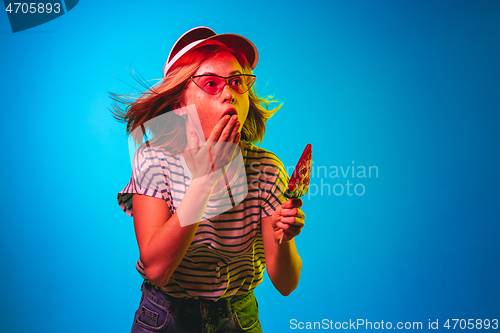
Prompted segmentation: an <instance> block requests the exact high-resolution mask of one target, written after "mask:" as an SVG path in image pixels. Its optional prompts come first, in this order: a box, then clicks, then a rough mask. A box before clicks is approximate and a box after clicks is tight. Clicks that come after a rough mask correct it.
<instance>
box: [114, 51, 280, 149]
mask: <svg viewBox="0 0 500 333" xmlns="http://www.w3.org/2000/svg"><path fill="white" fill-rule="evenodd" d="M221 51H228V52H230V53H231V54H233V55H234V56H235V57H236V59H237V60H238V62H239V63H240V65H241V66H242V68H243V71H244V73H245V74H251V73H252V70H251V67H250V66H249V64H248V62H247V60H246V58H245V57H244V55H243V54H241V53H240V52H237V51H235V50H232V49H230V48H227V47H225V46H221V45H205V46H202V47H199V48H196V49H194V50H192V51H190V52H189V53H187V54H185V55H184V56H183V57H182V58H181V59H179V60H178V61H177V63H176V65H175V67H174V68H172V69H170V71H169V73H168V74H167V75H166V76H165V77H164V78H163V80H162V81H160V82H159V83H158V84H155V85H150V84H149V83H147V82H146V81H144V80H140V79H138V78H137V77H136V80H137V81H138V82H139V83H140V84H141V85H142V86H143V87H144V88H146V91H145V92H144V93H140V94H139V97H137V98H135V96H136V95H137V94H128V95H127V94H123V95H120V94H114V93H110V97H111V98H112V99H113V101H114V104H113V106H112V108H113V110H112V111H111V112H112V113H113V116H114V118H115V119H117V120H118V121H120V122H122V123H125V124H127V134H131V133H134V137H133V138H134V141H135V142H136V143H138V144H141V143H142V140H143V138H144V135H145V131H146V128H147V129H149V130H150V131H151V132H152V133H153V135H154V137H155V138H156V139H154V138H153V140H152V141H151V142H154V143H155V145H158V146H161V147H162V148H164V149H165V150H167V151H172V152H179V151H182V150H183V149H184V147H185V146H186V143H187V137H186V129H185V121H184V118H182V117H181V116H177V115H172V116H171V117H168V119H169V120H168V122H166V121H165V122H161V121H158V122H157V121H155V122H154V123H155V125H154V126H149V127H148V126H147V125H148V124H146V125H145V123H146V122H148V121H149V120H151V119H153V118H155V117H158V116H160V115H162V114H165V113H167V112H172V111H173V110H175V109H177V108H179V107H180V106H181V105H182V102H183V98H184V87H185V85H186V84H187V82H188V80H189V78H190V77H191V76H193V75H194V73H195V72H196V71H197V70H198V69H199V68H200V66H201V64H202V63H203V62H204V61H205V60H207V59H209V58H211V57H213V56H215V55H216V54H217V53H219V52H221ZM248 94H249V95H248V96H249V111H248V116H247V119H246V120H245V123H244V124H243V127H242V130H241V139H242V140H245V141H247V142H252V143H256V142H262V140H263V138H264V134H265V131H266V121H267V120H268V119H269V118H271V116H272V115H273V114H274V113H275V112H276V111H278V109H279V108H280V107H281V105H282V104H280V105H278V106H277V107H276V108H274V109H271V110H269V104H270V103H276V101H273V100H272V97H271V96H269V97H267V98H261V97H258V95H257V93H256V90H255V84H254V85H253V87H252V89H251V90H249V91H248ZM158 119H160V118H158ZM139 127H141V129H142V130H140V131H134V130H135V129H137V128H139ZM159 134H161V135H159Z"/></svg>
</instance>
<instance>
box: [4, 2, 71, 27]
mask: <svg viewBox="0 0 500 333" xmlns="http://www.w3.org/2000/svg"><path fill="white" fill-rule="evenodd" d="M78 1H79V0H55V1H37V2H12V1H10V0H3V2H4V4H5V11H6V12H7V16H8V17H9V22H10V27H11V29H12V32H13V33H16V32H19V31H23V30H27V29H31V28H33V27H36V26H38V25H41V24H44V23H47V22H49V21H52V20H54V19H56V18H58V17H59V16H62V15H64V14H66V13H67V12H69V11H70V10H71V9H73V8H74V7H75V6H76V4H77V3H78Z"/></svg>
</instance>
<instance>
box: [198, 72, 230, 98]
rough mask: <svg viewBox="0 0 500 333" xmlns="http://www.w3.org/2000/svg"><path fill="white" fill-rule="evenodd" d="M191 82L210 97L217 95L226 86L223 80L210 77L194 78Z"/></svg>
mask: <svg viewBox="0 0 500 333" xmlns="http://www.w3.org/2000/svg"><path fill="white" fill-rule="evenodd" d="M193 81H194V83H195V84H196V85H197V86H198V87H200V88H201V89H203V90H205V91H206V92H207V93H209V94H210V95H216V94H217V93H219V92H220V91H221V90H222V88H223V87H224V85H225V84H226V80H225V79H224V78H222V77H218V76H212V75H205V76H198V77H194V78H193Z"/></svg>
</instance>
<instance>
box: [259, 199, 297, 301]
mask: <svg viewBox="0 0 500 333" xmlns="http://www.w3.org/2000/svg"><path fill="white" fill-rule="evenodd" d="M301 205H302V200H300V199H297V200H288V201H286V202H285V203H284V204H283V205H281V206H279V207H278V208H277V209H276V210H275V212H274V213H273V215H271V216H268V217H265V218H263V219H262V221H261V230H262V239H263V242H264V253H265V256H266V268H267V274H268V275H269V278H270V279H271V282H272V283H273V285H274V287H275V288H276V289H277V290H278V291H279V292H280V293H281V294H282V295H283V296H288V295H289V294H290V293H291V292H292V291H294V290H295V288H297V285H298V284H299V279H300V271H301V269H302V260H301V259H300V256H299V254H298V253H297V248H296V246H295V240H294V237H295V236H297V235H298V234H299V233H300V231H301V229H302V227H303V226H304V218H305V215H304V213H303V212H302V210H301V209H300V206H301ZM283 232H284V233H285V235H284V237H283V242H282V243H281V244H279V240H280V238H281V235H282V234H283Z"/></svg>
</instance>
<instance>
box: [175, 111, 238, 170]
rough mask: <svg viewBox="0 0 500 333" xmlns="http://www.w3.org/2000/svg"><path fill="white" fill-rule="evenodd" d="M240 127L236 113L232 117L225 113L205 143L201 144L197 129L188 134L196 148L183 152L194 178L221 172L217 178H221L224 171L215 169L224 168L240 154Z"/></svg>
mask: <svg viewBox="0 0 500 333" xmlns="http://www.w3.org/2000/svg"><path fill="white" fill-rule="evenodd" d="M239 128H240V123H239V122H238V116H237V115H236V114H235V115H234V116H232V117H231V116H230V115H225V116H223V117H222V118H221V120H219V122H218V123H217V124H216V125H215V127H214V129H213V130H212V132H211V133H210V136H209V138H208V140H207V142H206V143H205V144H204V145H201V143H200V138H199V136H198V134H197V133H196V131H194V130H191V131H190V133H189V134H188V135H189V136H190V140H192V143H193V145H192V147H194V148H192V149H188V150H186V151H185V152H184V153H183V154H184V159H185V160H186V164H187V166H188V168H189V170H190V171H191V173H192V174H193V177H194V178H198V177H201V176H205V175H208V174H211V173H213V174H220V176H218V177H216V178H217V179H215V180H218V179H220V177H221V176H222V174H223V173H216V172H215V171H217V170H219V169H223V168H224V167H225V166H227V165H228V164H229V163H231V161H232V160H233V159H234V158H235V157H236V156H237V155H238V150H237V148H239V146H238V144H239V142H240V133H239ZM223 171H224V169H223Z"/></svg>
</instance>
